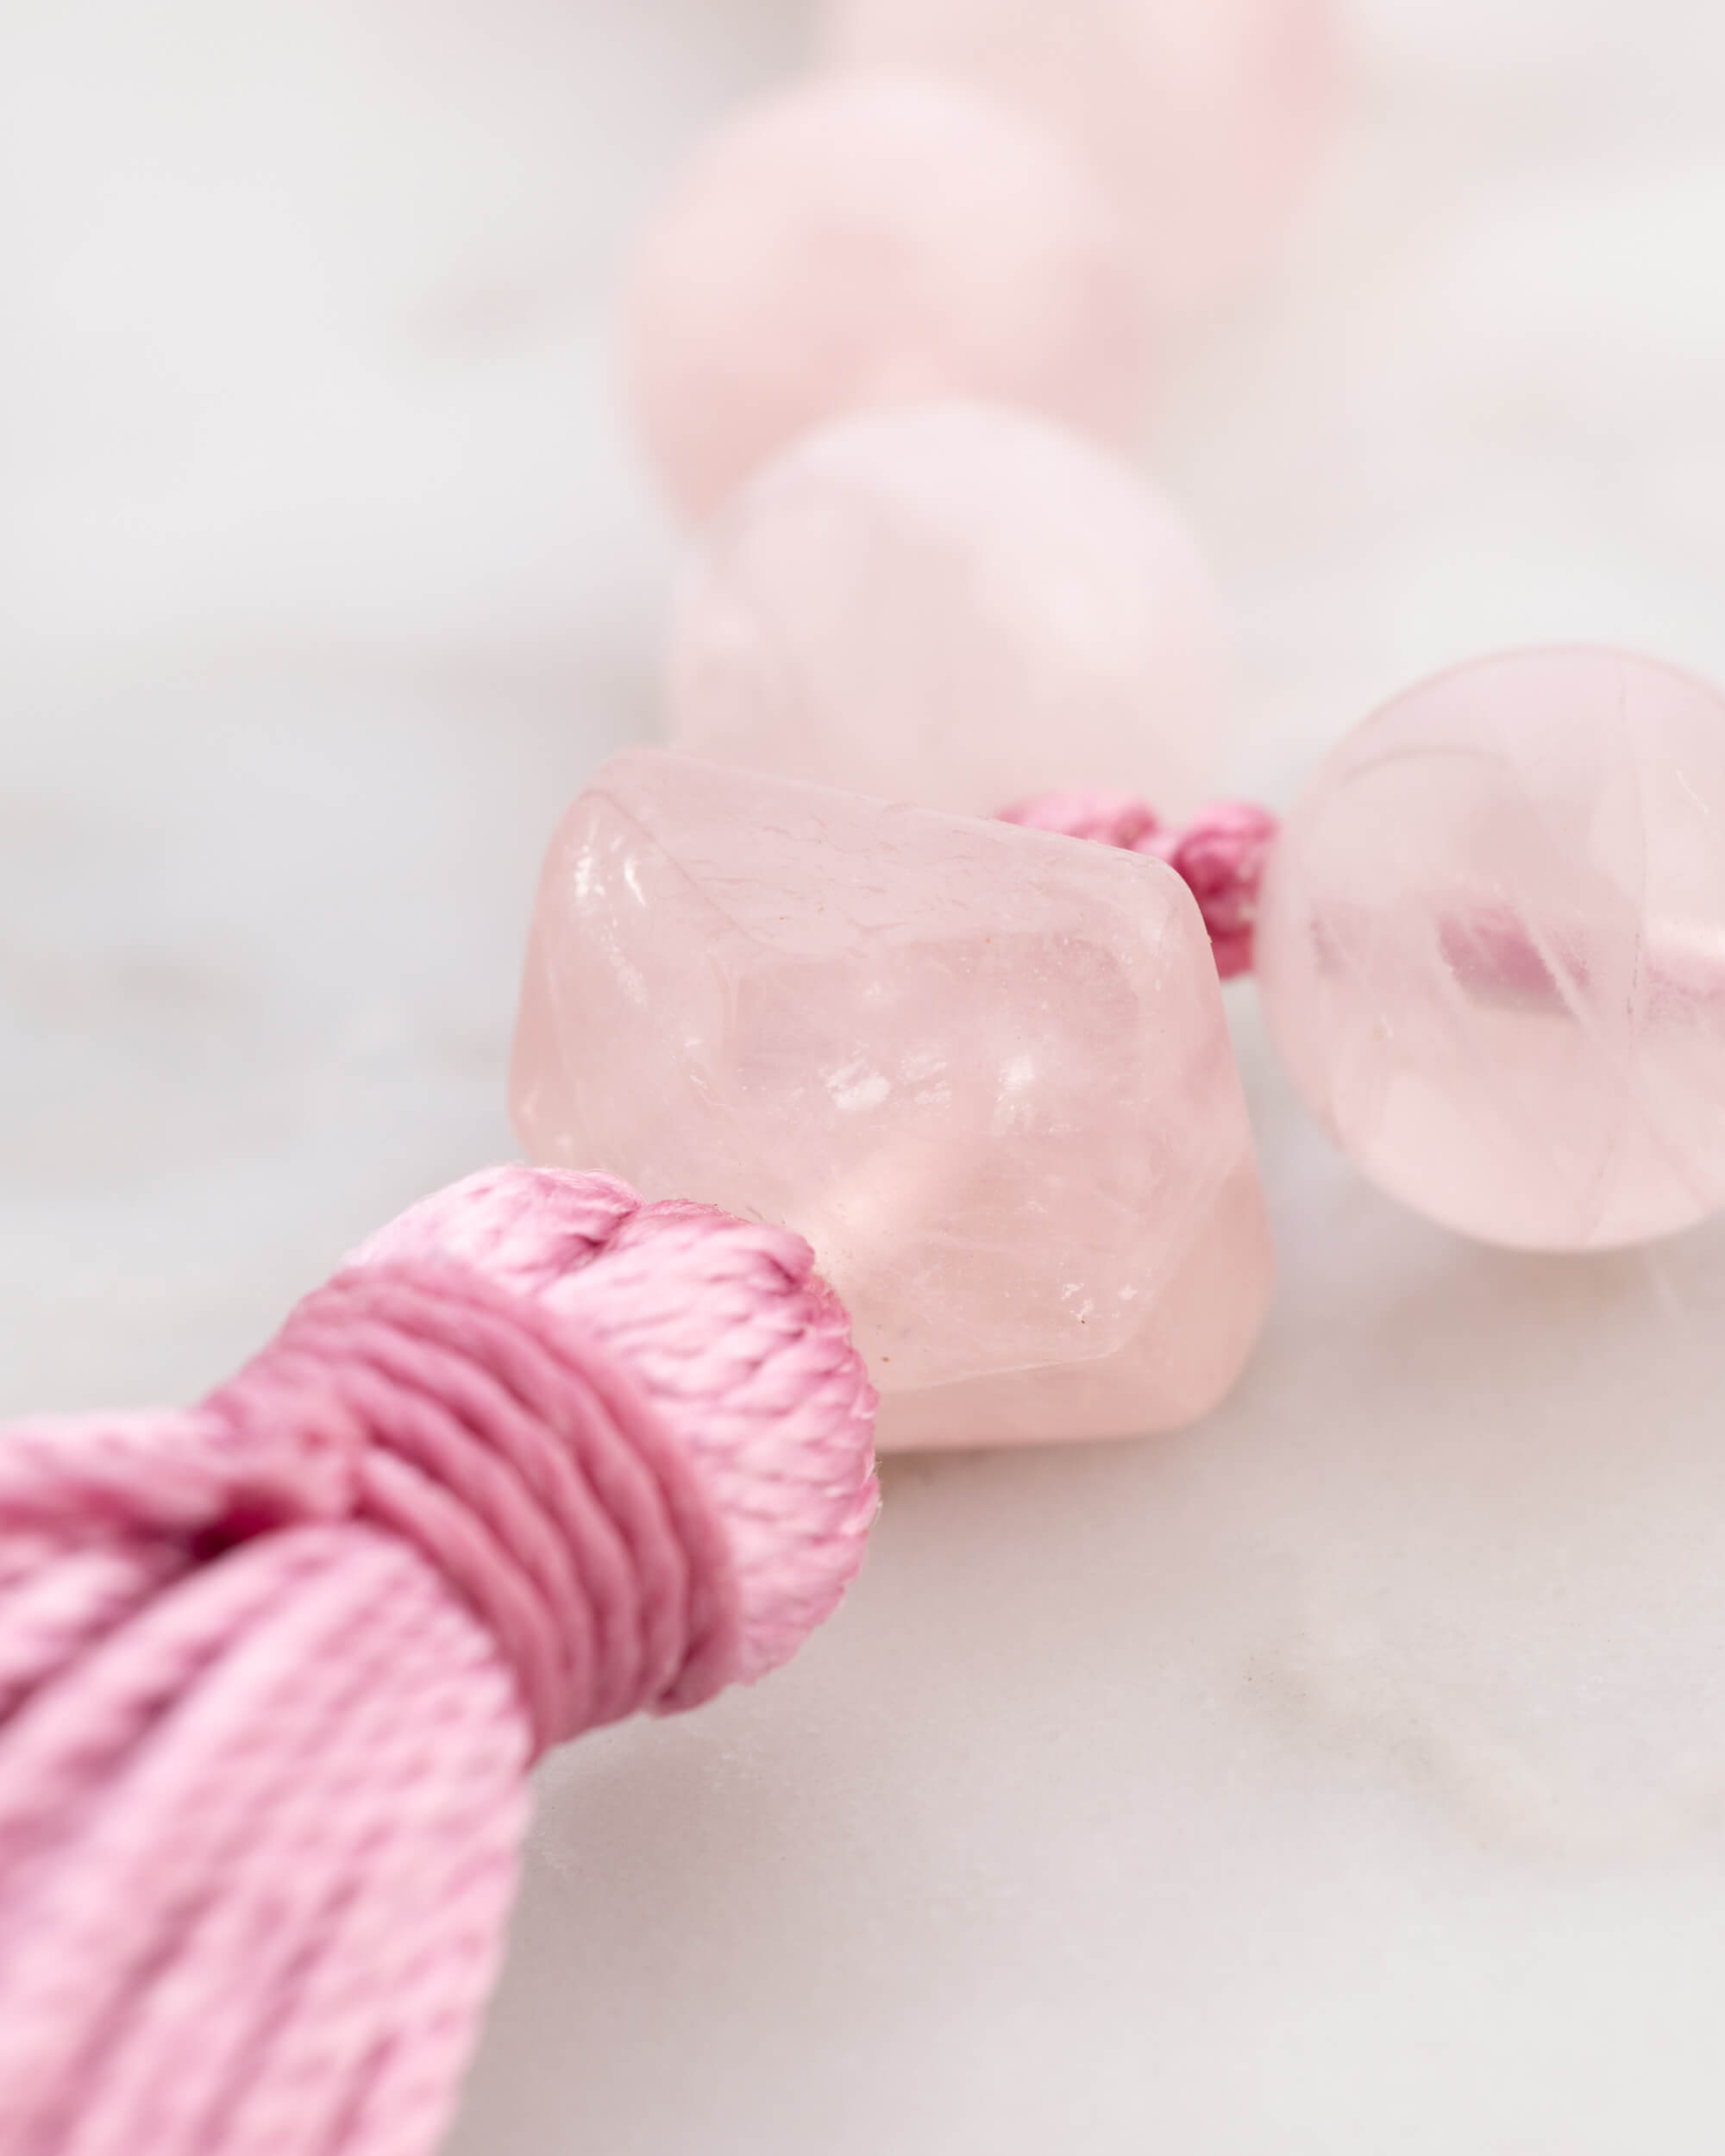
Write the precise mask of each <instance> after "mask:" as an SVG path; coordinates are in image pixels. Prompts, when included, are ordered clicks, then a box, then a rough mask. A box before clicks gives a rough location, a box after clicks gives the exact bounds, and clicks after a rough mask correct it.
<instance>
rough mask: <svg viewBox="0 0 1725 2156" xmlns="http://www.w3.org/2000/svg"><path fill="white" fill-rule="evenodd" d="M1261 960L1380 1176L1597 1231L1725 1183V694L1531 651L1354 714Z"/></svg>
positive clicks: (1325, 1103) (1279, 883)
mask: <svg viewBox="0 0 1725 2156" xmlns="http://www.w3.org/2000/svg"><path fill="white" fill-rule="evenodd" d="M1258 975H1259V978H1260V981H1261V982H1262V986H1263V991H1264V1002H1265V1006H1266V1009H1267V1012H1268V1016H1269V1021H1270V1030H1271V1032H1272V1034H1273V1036H1274V1038H1275V1041H1276V1044H1277V1047H1278V1049H1279V1050H1280V1051H1281V1053H1282V1056H1283V1060H1284V1061H1285V1062H1286V1063H1287V1066H1288V1069H1289V1073H1290V1074H1291V1075H1292V1077H1293V1079H1294V1081H1295V1085H1296V1087H1298V1089H1299V1091H1300V1092H1301V1094H1302V1095H1303V1096H1304V1098H1305V1099H1306V1100H1307V1101H1308V1103H1309V1105H1310V1106H1312V1107H1313V1108H1314V1110H1315V1111H1316V1112H1317V1113H1318V1114H1319V1115H1320V1117H1321V1118H1322V1119H1323V1120H1324V1121H1325V1122H1326V1123H1327V1125H1329V1127H1330V1129H1331V1130H1332V1131H1333V1132H1334V1133H1335V1135H1336V1137H1337V1138H1338V1139H1339V1141H1340V1143H1341V1144H1342V1146H1343V1147H1344V1148H1345V1150H1346V1151H1347V1152H1348V1154H1349V1155H1350V1156H1352V1159H1353V1160H1355V1161H1356V1162H1357V1163H1358V1165H1359V1166H1360V1167H1361V1168H1362V1169H1364V1171H1365V1173H1366V1174H1367V1175H1370V1176H1371V1177H1372V1178H1373V1180H1374V1181H1377V1182H1378V1183H1379V1184H1381V1185H1382V1186H1383V1188H1384V1189H1386V1190H1388V1191H1389V1192H1391V1193H1392V1194H1394V1195H1395V1196H1396V1197H1398V1198H1401V1199H1403V1200H1406V1201H1407V1202H1408V1204H1409V1205H1412V1206H1417V1207H1418V1208H1420V1209H1421V1211H1423V1212H1425V1213H1429V1214H1431V1215H1432V1216H1433V1218H1435V1219H1439V1220H1441V1221H1443V1222H1446V1224H1447V1225H1450V1226H1452V1227H1455V1228H1459V1229H1461V1230H1463V1231H1464V1232H1466V1233H1468V1234H1471V1235H1475V1236H1479V1237H1482V1238H1484V1239H1485V1240H1487V1241H1490V1242H1495V1243H1503V1244H1514V1245H1519V1246H1521V1247H1525V1248H1529V1249H1540V1250H1589V1249H1599V1248H1603V1247H1608V1246H1610V1245H1612V1244H1624V1243H1632V1242H1637V1241H1640V1240H1642V1239H1643V1238H1648V1237H1652V1236H1657V1235H1662V1234H1665V1233H1666V1232H1670V1231H1672V1230H1673V1229H1678V1228H1682V1227H1686V1226H1688V1225H1690V1224H1691V1222H1693V1221H1697V1220H1699V1219H1702V1218H1703V1216H1704V1215H1706V1214H1708V1213H1713V1212H1715V1211H1716V1210H1717V1209H1718V1208H1719V1207H1721V1206H1725V698H1722V696H1721V695H1720V693H1719V692H1718V691H1716V690H1715V689H1713V688H1710V687H1709V686H1707V685H1706V684H1704V683H1703V682H1701V681H1698V680H1691V678H1690V677H1689V676H1688V675H1686V674H1679V673H1677V672H1675V671H1673V670H1672V668H1670V667H1665V666H1660V665H1658V664H1655V663H1654V662H1653V661H1651V660H1647V659H1640V658H1632V657H1628V656H1625V655H1621V654H1618V653H1615V652H1608V651H1594V650H1568V651H1547V652H1530V653H1521V654H1515V655H1509V656H1505V657H1501V658H1494V659H1488V660H1483V661H1478V662H1477V663H1476V664H1474V665H1471V666H1467V667H1461V668H1460V669H1458V671H1457V672H1455V673H1452V674H1446V675H1444V676H1442V677H1441V678H1440V679H1439V680H1435V681H1432V682H1428V683H1427V684H1426V685H1425V686H1423V687H1421V688H1417V689H1415V690H1414V691H1413V692H1412V693H1409V694H1408V695H1406V696H1403V697H1402V698H1401V699H1399V700H1398V701H1396V703H1394V704H1392V705H1389V708H1388V709H1387V710H1385V711H1382V712H1380V713H1379V714H1378V715H1377V717H1376V718H1373V719H1371V720H1370V721H1368V723H1367V724H1364V726H1362V727H1360V728H1359V729H1358V731H1357V732H1355V733H1354V734H1352V736H1349V738H1348V739H1347V740H1346V741H1345V742H1344V743H1342V745H1341V747H1340V748H1339V749H1338V751H1337V752H1336V754H1335V755H1333V756H1332V757H1331V758H1330V760H1329V761H1328V762H1327V764H1325V766H1324V767H1323V768H1322V769H1321V770H1320V773H1319V774H1318V776H1317V779H1316V780H1315V782H1314V785H1313V786H1312V787H1311V789H1310V791H1309V792H1308V794H1307V796H1306V798H1305V799H1304V800H1303V801H1302V803H1301V804H1300V805H1299V807H1298V808H1297V809H1296V810H1295V812H1294V814H1293V816H1292V817H1291V818H1289V822H1288V824H1287V826H1286V828H1285V830H1284V832H1283V837H1282V839H1281V841H1280V843H1279V844H1278V845H1277V848H1276V849H1275V850H1274V852H1273V853H1272V855H1271V856H1270V865H1269V869H1268V873H1267V875H1266V877H1265V881H1264V887H1263V891H1262V893H1261V897H1260V906H1259V917H1258Z"/></svg>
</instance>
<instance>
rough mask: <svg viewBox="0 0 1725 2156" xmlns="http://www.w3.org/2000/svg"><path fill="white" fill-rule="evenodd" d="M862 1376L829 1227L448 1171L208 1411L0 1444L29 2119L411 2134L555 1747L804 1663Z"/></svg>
mask: <svg viewBox="0 0 1725 2156" xmlns="http://www.w3.org/2000/svg"><path fill="white" fill-rule="evenodd" d="M874 1407H875V1401H874V1395H873V1394H872V1392H871V1391H870V1389H869V1384H868V1381H867V1378H866V1376H865V1375H864V1373H863V1370H862V1365H861V1363H860V1362H859V1360H858V1358H857V1357H856V1354H855V1352H854V1351H853V1350H852V1348H851V1346H850V1340H849V1336H848V1331H847V1326H846V1321H845V1318H844V1312H843V1310H842V1309H841V1308H840V1307H839V1306H838V1304H837V1301H836V1300H835V1299H834V1298H833V1296H832V1295H831V1294H830V1292H829V1291H828V1290H827V1289H826V1288H825V1287H824V1286H823V1285H822V1284H821V1283H820V1282H819V1281H818V1280H817V1279H815V1278H814V1277H813V1275H812V1259H811V1256H810V1253H809V1251H808V1250H807V1247H806V1245H805V1244H802V1243H801V1242H800V1240H799V1239H798V1238H796V1237H794V1236H792V1235H789V1234H786V1233H783V1232H779V1231H776V1230H773V1229H768V1228H763V1227H758V1226H749V1225H744V1224H743V1223H741V1222H739V1221H736V1220H732V1219H727V1218H726V1217H725V1216H724V1215H723V1214H720V1213H713V1212H710V1211H707V1210H706V1209H704V1208H700V1207H697V1206H643V1205H642V1204H641V1203H640V1202H639V1200H637V1199H636V1198H635V1196H634V1194H632V1193H631V1192H630V1191H628V1190H627V1189H625V1188H624V1186H622V1185H621V1184H619V1183H616V1182H613V1181H610V1180H608V1179H607V1178H605V1177H602V1176H584V1175H564V1174H560V1173H557V1172H555V1171H535V1170H529V1169H499V1170H495V1171H492V1172H491V1173H489V1174H486V1175H479V1176H475V1177H474V1178H472V1179H471V1180H470V1181H467V1182H465V1183H462V1184H460V1185H458V1186H456V1187H455V1188H454V1189H453V1190H450V1191H448V1192H445V1193H444V1194H442V1196H440V1197H438V1198H436V1199H433V1200H429V1201H428V1202H427V1203H426V1204H425V1205H423V1206H418V1207H417V1208H415V1210H414V1211H412V1212H411V1213H408V1214H406V1215H405V1217H404V1218H403V1219H400V1220H398V1222H396V1223H395V1225H393V1226H392V1227H391V1228H388V1229H386V1230H385V1231H384V1232H383V1233H382V1234H381V1235H380V1236H378V1237H377V1238H374V1239H373V1242H372V1243H371V1244H367V1246H366V1248H365V1249H364V1250H361V1252H359V1253H358V1254H357V1256H356V1257H355V1259H354V1262H353V1263H352V1264H351V1265H350V1266H349V1268H348V1269H347V1270H345V1271H344V1272H342V1274H340V1275H338V1276H337V1277H336V1279H335V1280H334V1281H333V1282H330V1284H329V1286H328V1287H326V1288H320V1289H319V1290H318V1291H317V1293H316V1294H312V1295H311V1296H310V1297H308V1299H307V1300H305V1301H304V1303H303V1304H302V1305H301V1306H300V1307H299V1308H298V1310H297V1311H296V1312H295V1313H294V1314H293V1316H292V1318H291V1319H289V1321H288V1323H287V1326H285V1329H284V1331H283V1332H282V1333H281V1335H280V1336H279V1338H278V1339H276V1340H275V1341H274V1342H273V1344H271V1345H270V1346H269V1347H268V1348H267V1349H266V1350H265V1351H264V1352H263V1353H262V1354H261V1355H260V1356H259V1357H257V1358H256V1359H255V1360H254V1362H253V1363H250V1364H249V1365H248V1368H247V1369H244V1370H242V1372H241V1373H240V1375H239V1376H237V1377H236V1378H235V1379H234V1380H233V1382H231V1383H229V1384H228V1385H226V1386H224V1387H223V1388H221V1389H220V1390H219V1391H218V1392H216V1393H215V1394H213V1395H211V1396H210V1399H209V1400H207V1401H205V1402H204V1405H203V1406H202V1407H198V1408H197V1409H195V1410H193V1411H191V1413H185V1414H162V1415H157V1416H153V1417H129V1418H126V1417H97V1418H92V1419H89V1420H81V1421H77V1422H69V1423H65V1424H60V1425H54V1424H28V1425H24V1426H20V1427H16V1428H14V1429H12V1430H10V1431H9V1432H5V1433H4V1435H3V1440H0V2151H3V2152H4V2156H145V2153H146V2152H147V2156H206V2153H207V2152H212V2151H217V2150H220V2151H222V2152H224V2153H225V2152H233V2156H264V2152H266V2151H267V2152H269V2156H296V2152H299V2151H307V2152H310V2151H313V2150H315V2151H317V2152H319V2156H324V2153H325V2152H328V2156H336V2153H337V2152H341V2153H342V2156H415V2153H416V2152H419V2151H423V2150H425V2149H428V2148H430V2147H431V2146H432V2145H433V2144H434V2143H435V2141H436V2139H437V2137H438V2135H439V2134H440V2133H441V2132H442V2128H443V2126H444V2124H445V2123H446V2122H447V2119H448V2116H449V2111H450V2109H451V2106H452V2104H453V2102H454V2098H455V2092H456V2090H457V2087H458V2084H459V2082H460V2078H461V2072H462V2070H463V2068H464V2066H465V2065H466V2062H467V2056H468V2053H469V2051H470V2049H471V2046H472V2043H473V2039H474V2030H475V2028H476V2025H477V2022H478V2019H479V2015H480V2010H481V2008H482V2006H483V2003H484V2001H485V1998H486V1993H487V1991H488V1990H489V1988H490V1985H491V1983H492V1977H493V1975H494V1973H495V1971H496V1967H497V1963H498V1959H499V1952H500V1942H501V1939H502V1934H503V1928H504V1924H505V1918H506V1915H507V1913H508V1909H509V1905H510V1902H511V1896H512V1893H513V1889H514V1883H515V1877H516V1870H517V1852H518V1848H519V1845H520V1840H521V1835H522V1832H523V1828H524V1822H525V1820H526V1815H527V1810H528V1794H527V1786H526V1781H525V1776H526V1771H527V1769H528V1767H529V1766H530V1764H531V1763H532V1760H533V1758H534V1757H535V1755H536V1753H537V1752H539V1751H540V1750H542V1749H543V1747H544V1746H545V1745H549V1744H552V1743H556V1742H560V1741H561V1740H562V1739H565V1738H568V1737H571V1736H574V1735H575V1734H577V1733H580V1731H582V1730H584V1729H588V1728H592V1727H594V1726H596V1725H597V1724H599V1723H602V1722H605V1721H610V1720H615V1719H617V1718H618V1717H619V1716H621V1715H624V1714H632V1713H635V1712H637V1711H638V1710H639V1709H642V1708H646V1709H649V1711H653V1712H660V1713H663V1712H669V1711H672V1710H674V1709H678V1708H685V1707H690V1706H693V1705H696V1704H698V1703H699V1702H701V1701H702V1700H705V1699H707V1698H709V1697H711V1696H712V1694H713V1693H715V1692H716V1691H718V1689H720V1688H721V1687H722V1686H724V1685H725V1684H727V1683H732V1682H736V1681H739V1680H741V1681H744V1682H746V1681H748V1680H750V1678H752V1677H757V1676H759V1675H761V1674H762V1672H763V1671H764V1670H768V1669H769V1668H771V1667H773V1666H774V1665H775V1664H777V1663H779V1662H781V1661H783V1660H784V1659H785V1658H787V1656H788V1655H789V1654H790V1653H792V1652H793V1651H794V1649H795V1648H796V1646H797V1645H798V1644H799V1643H800V1640H801V1639H803V1637H804V1636H805V1635H806V1633H807V1632H808V1631H809V1630H810V1629H812V1626H815V1625H816V1624H818V1623H819V1621H820V1620H821V1619H822V1618H823V1617H825V1615H826V1614H828V1613H829V1612H830V1611H831V1609H832V1608H833V1607H834V1606H835V1604H836V1603H837V1601H838V1598H839V1596H840V1595H841V1594H842V1593H843V1591H844V1586H845V1585H846V1583H848V1582H849V1580H850V1578H851V1577H852V1576H854V1574H855V1572H856V1568H857V1565H858V1564H860V1562H861V1557H862V1544H863V1538H864V1535H865V1533H866V1531H867V1528H868V1526H869V1520H870V1519H871V1518H872V1516H873V1513H874V1510H875V1502H876V1491H875V1481H874V1476H873V1472H872V1467H871V1454H870V1433H871V1429H872V1419H873V1412H874Z"/></svg>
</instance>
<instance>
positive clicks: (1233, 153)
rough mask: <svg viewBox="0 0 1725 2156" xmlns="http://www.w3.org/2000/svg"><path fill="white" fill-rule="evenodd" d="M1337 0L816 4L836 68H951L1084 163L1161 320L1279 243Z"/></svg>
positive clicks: (1332, 80)
mask: <svg viewBox="0 0 1725 2156" xmlns="http://www.w3.org/2000/svg"><path fill="white" fill-rule="evenodd" d="M1336 13H1337V10H1336V8H1335V5H1334V0H825V9H824V43H825V49H826V51H827V53H828V54H829V55H830V57H831V58H832V59H833V60H837V61H843V62H850V63H852V64H862V65H863V66H881V65H883V64H884V65H891V66H916V67H927V68H931V69H937V70H941V71H944V72H948V73H950V75H951V76H952V77H953V78H955V79H957V80H961V81H965V82H969V83H971V84H973V85H975V86H977V87H978V88H982V89H986V90H988V91H991V92H992V93H994V95H997V96H999V97H1001V98H1003V99H1004V100H1006V101H1007V102H1009V103H1012V104H1013V105H1014V106H1015V107H1016V108H1017V109H1019V110H1021V111H1023V112H1025V113H1026V114H1029V115H1032V116H1035V117H1036V118H1038V119H1039V120H1042V121H1044V122H1046V123H1049V124H1051V126H1053V127H1055V128H1057V129H1058V130H1060V131H1061V132H1062V133H1063V134H1064V135H1065V136H1066V137H1067V139H1068V140H1069V141H1072V142H1074V143H1075V144H1076V145H1080V146H1082V147H1083V149H1084V150H1085V151H1086V152H1087V153H1088V154H1090V155H1091V156H1092V157H1093V158H1094V159H1095V164H1096V166H1097V169H1098V171H1099V172H1101V174H1102V176H1103V178H1104V179H1105V180H1106V181H1107V183H1108V185H1110V187H1111V189H1112V191H1113V194H1114V196H1115V198H1116V200H1117V201H1118V203H1119V204H1120V209H1121V211H1122V213H1123V215H1124V217H1125V220H1126V223H1127V225H1128V227H1129V229H1130V230H1131V232H1132V241H1133V245H1134V248H1135V249H1136V251H1137V254H1138V259H1139V261H1140V264H1141V268H1142V273H1143V277H1144V281H1145V292H1146V296H1147V298H1149V300H1150V302H1151V305H1152V307H1153V308H1154V310H1156V312H1157V314H1158V315H1162V316H1177V315H1181V314H1185V313H1189V312H1191V311H1193V310H1197V309H1202V308H1205V307H1208V306H1210V305H1212V304H1214V303H1215V302H1216V301H1217V300H1219V299H1220V298H1225V297H1226V295H1227V294H1228V293H1229V291H1232V290H1233V288H1234V287H1235V286H1236V285H1239V283H1240V282H1241V281H1242V279H1244V278H1245V277H1246V276H1247V275H1249V274H1250V273H1251V272H1252V271H1253V270H1255V269H1256V268H1257V267H1258V265H1259V264H1260V262H1261V261H1262V260H1263V259H1264V256H1265V255H1266V254H1268V253H1269V252H1270V249H1271V248H1273V246H1274V245H1275V243H1276V241H1277V240H1278V239H1279V238H1280V237H1281V235H1282V234H1283V231H1284V229H1286V226H1287V224H1288V222H1289V214H1290V211H1291V210H1292V207H1293V205H1294V204H1295V203H1297V201H1298V199H1299V197H1300V194H1301V191H1302V185H1303V183H1304V182H1305V181H1306V180H1307V179H1308V178H1309V177H1310V174H1311V171H1312V168H1313V166H1314V164H1315V162H1316V160H1317V157H1318V154H1319V151H1320V148H1321V147H1322V145H1323V142H1324V141H1325V139H1326V137H1327V135H1328V133H1329V130H1330V125H1331V122H1332V119H1333V115H1334V113H1335V110H1336V109H1337V106H1338V104H1339V78H1340V72H1341V69H1340V39H1339V32H1338V26H1337V21H1336Z"/></svg>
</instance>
